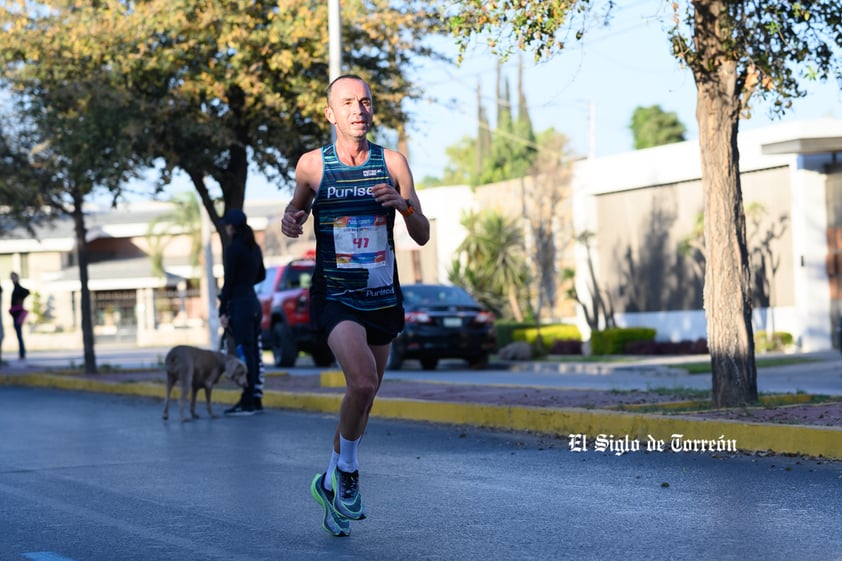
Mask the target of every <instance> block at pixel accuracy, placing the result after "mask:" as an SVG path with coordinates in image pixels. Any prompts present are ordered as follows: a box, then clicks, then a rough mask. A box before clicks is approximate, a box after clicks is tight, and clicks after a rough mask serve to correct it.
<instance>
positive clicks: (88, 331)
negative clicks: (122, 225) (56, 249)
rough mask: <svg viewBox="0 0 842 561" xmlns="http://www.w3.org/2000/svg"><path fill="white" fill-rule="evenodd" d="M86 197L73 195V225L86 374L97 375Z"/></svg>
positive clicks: (78, 194)
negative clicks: (84, 206)
mask: <svg viewBox="0 0 842 561" xmlns="http://www.w3.org/2000/svg"><path fill="white" fill-rule="evenodd" d="M83 203H84V197H83V196H82V194H81V193H78V192H74V193H73V225H74V228H75V231H76V258H77V260H78V264H77V265H78V267H79V285H80V286H81V302H80V304H81V312H82V349H83V353H84V362H85V374H96V373H97V367H96V354H95V353H94V324H93V312H92V310H91V291H90V289H89V288H88V240H87V232H88V231H87V228H86V227H85V215H84V213H83V212H82V205H83Z"/></svg>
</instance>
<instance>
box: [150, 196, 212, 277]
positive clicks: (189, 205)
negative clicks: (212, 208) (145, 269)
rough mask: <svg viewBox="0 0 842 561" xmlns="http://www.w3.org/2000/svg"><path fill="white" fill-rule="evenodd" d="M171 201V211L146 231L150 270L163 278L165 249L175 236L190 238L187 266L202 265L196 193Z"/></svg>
mask: <svg viewBox="0 0 842 561" xmlns="http://www.w3.org/2000/svg"><path fill="white" fill-rule="evenodd" d="M170 202H171V203H172V204H173V210H172V211H171V212H168V213H165V214H162V215H160V216H158V217H156V218H155V219H153V220H152V221H151V222H150V223H149V225H148V226H147V229H146V239H147V243H149V258H150V259H151V260H152V270H153V272H155V274H157V275H160V276H164V248H165V247H166V245H167V243H168V242H169V241H170V240H171V239H172V238H173V237H175V236H177V235H185V234H186V235H187V236H188V237H189V238H190V265H191V266H192V267H193V268H196V267H198V266H199V265H200V264H201V259H200V257H201V254H202V211H201V208H200V207H199V201H198V199H197V198H196V194H195V193H192V192H188V191H184V192H182V193H179V194H178V195H175V196H173V197H171V199H170Z"/></svg>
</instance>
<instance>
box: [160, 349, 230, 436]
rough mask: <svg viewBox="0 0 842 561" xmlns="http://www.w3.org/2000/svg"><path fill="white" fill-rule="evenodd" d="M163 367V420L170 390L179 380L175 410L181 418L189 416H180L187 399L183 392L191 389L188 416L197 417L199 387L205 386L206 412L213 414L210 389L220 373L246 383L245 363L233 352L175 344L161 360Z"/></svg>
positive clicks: (168, 414)
mask: <svg viewBox="0 0 842 561" xmlns="http://www.w3.org/2000/svg"><path fill="white" fill-rule="evenodd" d="M164 366H165V367H166V369H167V397H166V399H165V400H164V414H163V418H164V420H167V419H168V418H169V416H170V392H171V390H172V388H173V386H174V385H175V384H176V382H178V381H180V382H181V399H180V400H179V404H178V405H179V407H178V410H179V413H180V414H181V420H182V421H189V420H190V419H189V418H187V417H185V415H184V406H185V404H186V402H187V393H188V392H189V391H192V396H191V399H190V415H191V416H192V417H193V418H194V419H198V418H199V415H197V414H196V394H198V393H199V389H200V388H204V389H205V400H206V401H207V404H208V414H210V416H211V417H216V415H215V414H214V412H213V409H212V408H211V391H212V390H213V386H214V385H215V384H216V383H217V382H219V380H220V379H221V378H222V376H223V374H224V375H225V376H226V377H227V378H229V379H231V380H233V381H234V383H236V384H237V385H238V386H240V387H243V386H245V385H246V373H247V369H246V365H245V364H243V362H242V361H241V360H240V359H238V358H237V357H236V356H235V355H231V354H225V353H221V352H217V351H208V350H205V349H200V348H198V347H191V346H189V345H178V346H176V347H173V348H172V349H170V352H168V353H167V357H166V358H165V359H164Z"/></svg>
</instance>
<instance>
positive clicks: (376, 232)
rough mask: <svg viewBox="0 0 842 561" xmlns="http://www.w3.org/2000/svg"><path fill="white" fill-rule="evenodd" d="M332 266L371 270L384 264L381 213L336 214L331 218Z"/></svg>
mask: <svg viewBox="0 0 842 561" xmlns="http://www.w3.org/2000/svg"><path fill="white" fill-rule="evenodd" d="M333 242H334V247H335V248H336V266H337V267H338V268H340V269H374V268H376V267H382V266H384V265H385V264H386V249H387V248H388V246H389V236H388V232H387V230H386V217H385V216H340V217H338V218H336V220H334V221H333Z"/></svg>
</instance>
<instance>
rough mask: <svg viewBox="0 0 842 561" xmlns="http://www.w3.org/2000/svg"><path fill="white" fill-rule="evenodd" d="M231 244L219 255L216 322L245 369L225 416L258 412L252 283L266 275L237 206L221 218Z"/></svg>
mask: <svg viewBox="0 0 842 561" xmlns="http://www.w3.org/2000/svg"><path fill="white" fill-rule="evenodd" d="M222 221H223V223H224V224H225V228H226V231H227V232H228V235H229V236H230V238H231V243H230V244H229V245H228V247H227V248H226V249H225V252H224V256H223V267H224V275H225V277H224V282H223V285H222V290H221V291H220V293H219V322H220V324H221V325H222V327H223V328H226V329H229V330H230V332H231V335H232V336H233V338H234V344H235V345H236V347H237V351H238V354H240V358H241V359H242V360H243V361H244V362H245V363H246V367H247V368H248V384H247V385H246V387H244V388H243V392H242V395H241V396H240V401H239V402H237V404H236V405H234V406H233V407H231V408H230V409H227V410H226V411H225V414H226V415H253V414H254V413H256V412H258V411H262V409H263V403H262V387H261V386H262V384H261V383H260V370H261V368H260V366H261V364H262V360H261V357H260V353H261V349H260V316H261V313H262V311H261V308H260V301H259V300H258V299H257V294H256V293H255V291H254V285H255V284H257V283H259V282H261V281H262V280H263V279H264V278H266V269H265V267H264V265H263V252H262V251H261V249H260V246H259V245H257V241H256V240H255V239H254V231H253V230H252V229H251V227H250V226H249V225H248V224H247V221H246V215H245V213H244V212H243V211H242V210H240V209H231V210H229V211H228V212H227V213H226V214H225V216H224V217H223V219H222Z"/></svg>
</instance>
